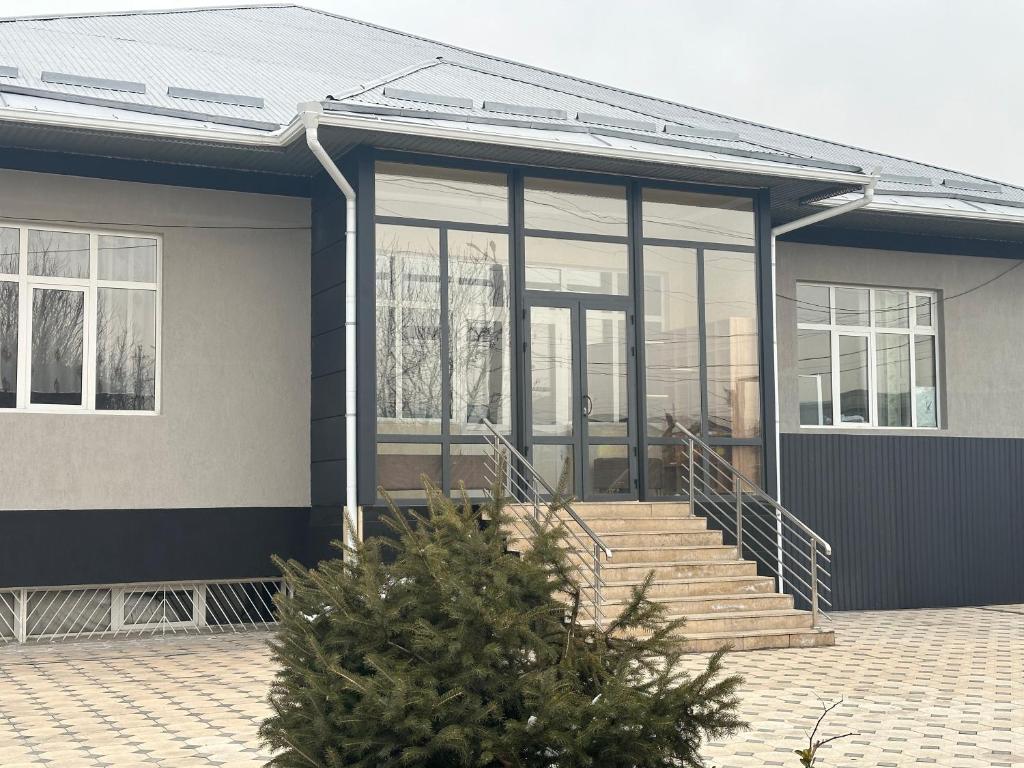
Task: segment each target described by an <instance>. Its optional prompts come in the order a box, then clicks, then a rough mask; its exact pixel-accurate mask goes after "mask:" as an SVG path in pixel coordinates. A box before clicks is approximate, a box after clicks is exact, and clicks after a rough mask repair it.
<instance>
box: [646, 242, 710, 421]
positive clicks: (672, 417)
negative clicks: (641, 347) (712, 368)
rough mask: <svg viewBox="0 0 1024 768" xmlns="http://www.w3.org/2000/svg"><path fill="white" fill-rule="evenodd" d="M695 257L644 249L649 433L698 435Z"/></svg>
mask: <svg viewBox="0 0 1024 768" xmlns="http://www.w3.org/2000/svg"><path fill="white" fill-rule="evenodd" d="M698 310H699V305H698V302H697V251H696V250H694V249H692V248H670V247H664V246H652V245H648V246H645V247H644V333H645V351H646V360H645V364H644V375H645V377H646V384H647V387H646V392H647V394H646V399H647V433H648V434H649V435H651V436H656V437H667V436H669V435H672V434H674V433H675V432H677V431H678V430H676V425H677V424H678V425H681V426H684V427H686V428H687V429H689V430H690V431H691V432H693V433H694V434H700V431H701V425H700V320H699V317H698V314H699V312H698Z"/></svg>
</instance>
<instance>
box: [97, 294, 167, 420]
mask: <svg viewBox="0 0 1024 768" xmlns="http://www.w3.org/2000/svg"><path fill="white" fill-rule="evenodd" d="M154 408H156V293H155V292H154V291H136V290H123V289H120V288H100V289H99V290H98V291H97V297H96V409H97V410H101V411H104V410H110V411H151V410H153V409H154Z"/></svg>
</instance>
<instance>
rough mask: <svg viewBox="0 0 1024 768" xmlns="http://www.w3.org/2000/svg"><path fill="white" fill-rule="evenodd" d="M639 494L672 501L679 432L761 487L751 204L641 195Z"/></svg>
mask: <svg viewBox="0 0 1024 768" xmlns="http://www.w3.org/2000/svg"><path fill="white" fill-rule="evenodd" d="M641 203H642V204H641V209H640V214H641V215H640V219H641V222H640V223H641V226H642V234H643V238H642V248H641V257H642V261H641V264H642V272H641V274H642V278H643V282H642V289H643V304H644V319H643V338H644V360H643V365H644V369H643V376H644V384H645V386H644V396H645V398H644V399H645V402H644V406H645V412H646V419H647V429H646V433H647V434H646V443H647V478H648V479H647V492H648V493H649V494H650V495H652V496H673V495H680V494H681V493H682V492H683V489H684V487H685V483H686V478H685V473H686V466H687V463H686V460H685V458H684V456H683V453H682V449H681V448H680V442H679V438H680V437H681V436H683V435H685V432H684V429H685V430H686V431H689V432H692V433H694V434H696V435H699V436H701V437H703V438H704V439H705V440H707V441H708V442H709V443H710V444H711V445H712V446H713V447H714V449H715V450H716V451H719V452H721V453H722V454H723V455H725V456H728V457H729V458H730V460H731V461H733V462H734V463H735V464H736V465H737V466H738V467H740V468H741V469H742V470H743V472H744V473H745V474H746V475H747V476H748V477H749V478H751V479H752V480H753V481H754V482H760V480H761V448H762V445H761V442H762V435H761V395H760V386H761V382H760V366H759V359H758V351H759V350H758V315H757V308H758V298H757V258H756V255H755V249H754V231H755V226H754V213H753V201H752V200H751V199H750V198H735V197H726V196H720V195H709V194H703V193H695V192H684V191H679V190H669V189H660V188H655V187H644V188H643V189H642V190H641Z"/></svg>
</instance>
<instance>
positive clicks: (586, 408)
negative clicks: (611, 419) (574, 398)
mask: <svg viewBox="0 0 1024 768" xmlns="http://www.w3.org/2000/svg"><path fill="white" fill-rule="evenodd" d="M593 412H594V401H593V400H591V399H590V395H584V396H583V415H584V416H589V415H590V414H592V413H593Z"/></svg>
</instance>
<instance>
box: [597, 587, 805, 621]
mask: <svg viewBox="0 0 1024 768" xmlns="http://www.w3.org/2000/svg"><path fill="white" fill-rule="evenodd" d="M653 599H654V601H655V602H656V603H660V604H661V605H664V606H665V608H666V612H667V613H668V614H669V615H680V614H682V615H686V616H692V615H701V616H703V615H715V614H722V615H725V616H729V615H731V614H733V613H750V612H755V611H770V610H792V608H793V597H792V596H791V595H780V594H777V593H774V592H766V593H760V594H752V595H744V594H738V595H737V594H724V595H697V596H682V597H655V598H653ZM627 603H628V597H625V598H622V599H617V600H607V599H606V601H605V603H604V605H603V606H602V611H603V613H604V615H605V616H608V617H613V616H618V615H619V614H620V613H621V612H622V609H623V607H624V606H625V605H627Z"/></svg>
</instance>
